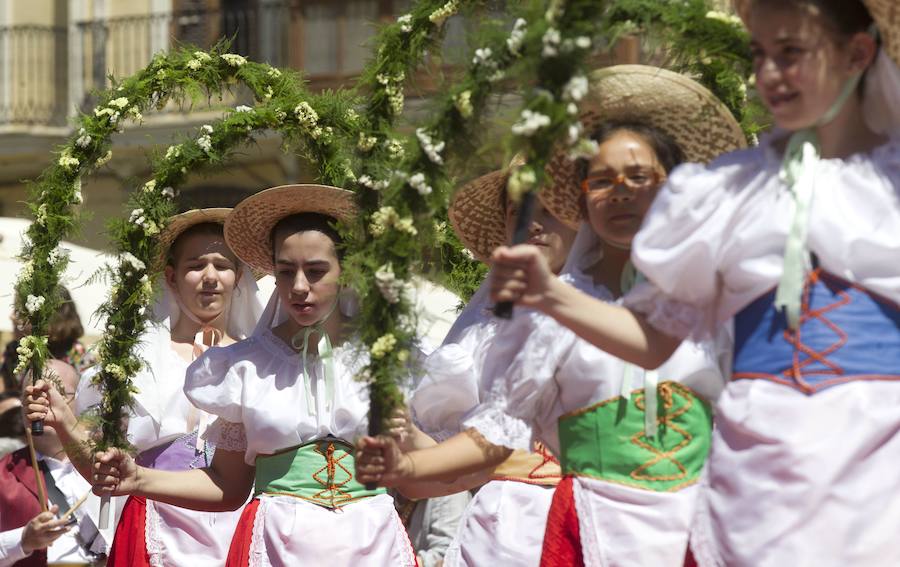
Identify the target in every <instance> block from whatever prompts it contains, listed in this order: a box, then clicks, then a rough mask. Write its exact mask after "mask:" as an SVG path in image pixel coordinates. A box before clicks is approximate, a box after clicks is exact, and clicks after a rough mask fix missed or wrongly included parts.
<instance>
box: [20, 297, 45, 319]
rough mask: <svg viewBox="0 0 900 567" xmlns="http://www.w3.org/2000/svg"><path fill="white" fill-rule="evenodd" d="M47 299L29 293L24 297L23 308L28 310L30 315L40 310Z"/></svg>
mask: <svg viewBox="0 0 900 567" xmlns="http://www.w3.org/2000/svg"><path fill="white" fill-rule="evenodd" d="M46 301H47V299H46V298H44V297H40V296H37V295H29V296H28V297H27V298H26V299H25V309H27V310H28V313H29V314H30V315H34V314H35V313H37V312H38V311H40V310H41V307H43V306H44V303H45V302H46Z"/></svg>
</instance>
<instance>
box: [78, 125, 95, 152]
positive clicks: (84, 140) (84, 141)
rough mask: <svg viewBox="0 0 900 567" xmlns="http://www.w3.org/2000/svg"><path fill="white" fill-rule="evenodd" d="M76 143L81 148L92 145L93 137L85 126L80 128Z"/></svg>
mask: <svg viewBox="0 0 900 567" xmlns="http://www.w3.org/2000/svg"><path fill="white" fill-rule="evenodd" d="M75 145H76V146H78V147H79V148H86V147H88V146H90V145H91V137H90V136H89V135H88V133H87V131H86V130H85V129H84V128H79V129H78V139H77V140H75Z"/></svg>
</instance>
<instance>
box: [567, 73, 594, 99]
mask: <svg viewBox="0 0 900 567" xmlns="http://www.w3.org/2000/svg"><path fill="white" fill-rule="evenodd" d="M589 88H590V84H589V83H588V78H587V77H585V76H584V75H574V76H573V77H572V78H571V79H569V81H568V82H567V83H566V84H565V85H564V86H563V91H562V98H563V100H567V101H570V102H578V101H580V100H581V99H583V98H584V97H585V96H587V94H588V89H589Z"/></svg>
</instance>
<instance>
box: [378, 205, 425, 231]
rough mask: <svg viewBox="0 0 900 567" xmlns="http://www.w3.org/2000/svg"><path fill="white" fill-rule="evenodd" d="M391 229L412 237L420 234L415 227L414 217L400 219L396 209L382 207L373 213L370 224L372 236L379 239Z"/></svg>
mask: <svg viewBox="0 0 900 567" xmlns="http://www.w3.org/2000/svg"><path fill="white" fill-rule="evenodd" d="M389 228H393V229H395V230H398V231H400V232H405V233H407V234H409V235H410V236H416V235H417V234H419V231H418V230H416V227H415V226H414V225H413V220H412V217H405V218H400V215H399V214H397V211H396V210H395V209H394V207H381V208H380V209H378V210H377V211H375V212H374V213H372V222H371V223H370V224H369V232H370V233H371V234H372V236H374V237H376V238H377V237H379V236H381V235H383V234H384V233H385V232H386V231H387V229H389Z"/></svg>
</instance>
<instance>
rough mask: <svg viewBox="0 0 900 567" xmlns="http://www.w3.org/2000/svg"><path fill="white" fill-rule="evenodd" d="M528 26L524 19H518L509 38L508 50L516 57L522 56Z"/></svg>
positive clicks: (507, 41) (507, 42)
mask: <svg viewBox="0 0 900 567" xmlns="http://www.w3.org/2000/svg"><path fill="white" fill-rule="evenodd" d="M527 26H528V22H526V21H525V20H524V19H523V18H519V19H517V20H516V23H515V24H513V29H512V31H511V32H510V33H509V38H507V40H506V48H507V49H509V52H510V53H512V54H513V55H515V56H519V55H521V54H522V52H521V49H522V43H523V42H524V41H525V31H526V28H527Z"/></svg>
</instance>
